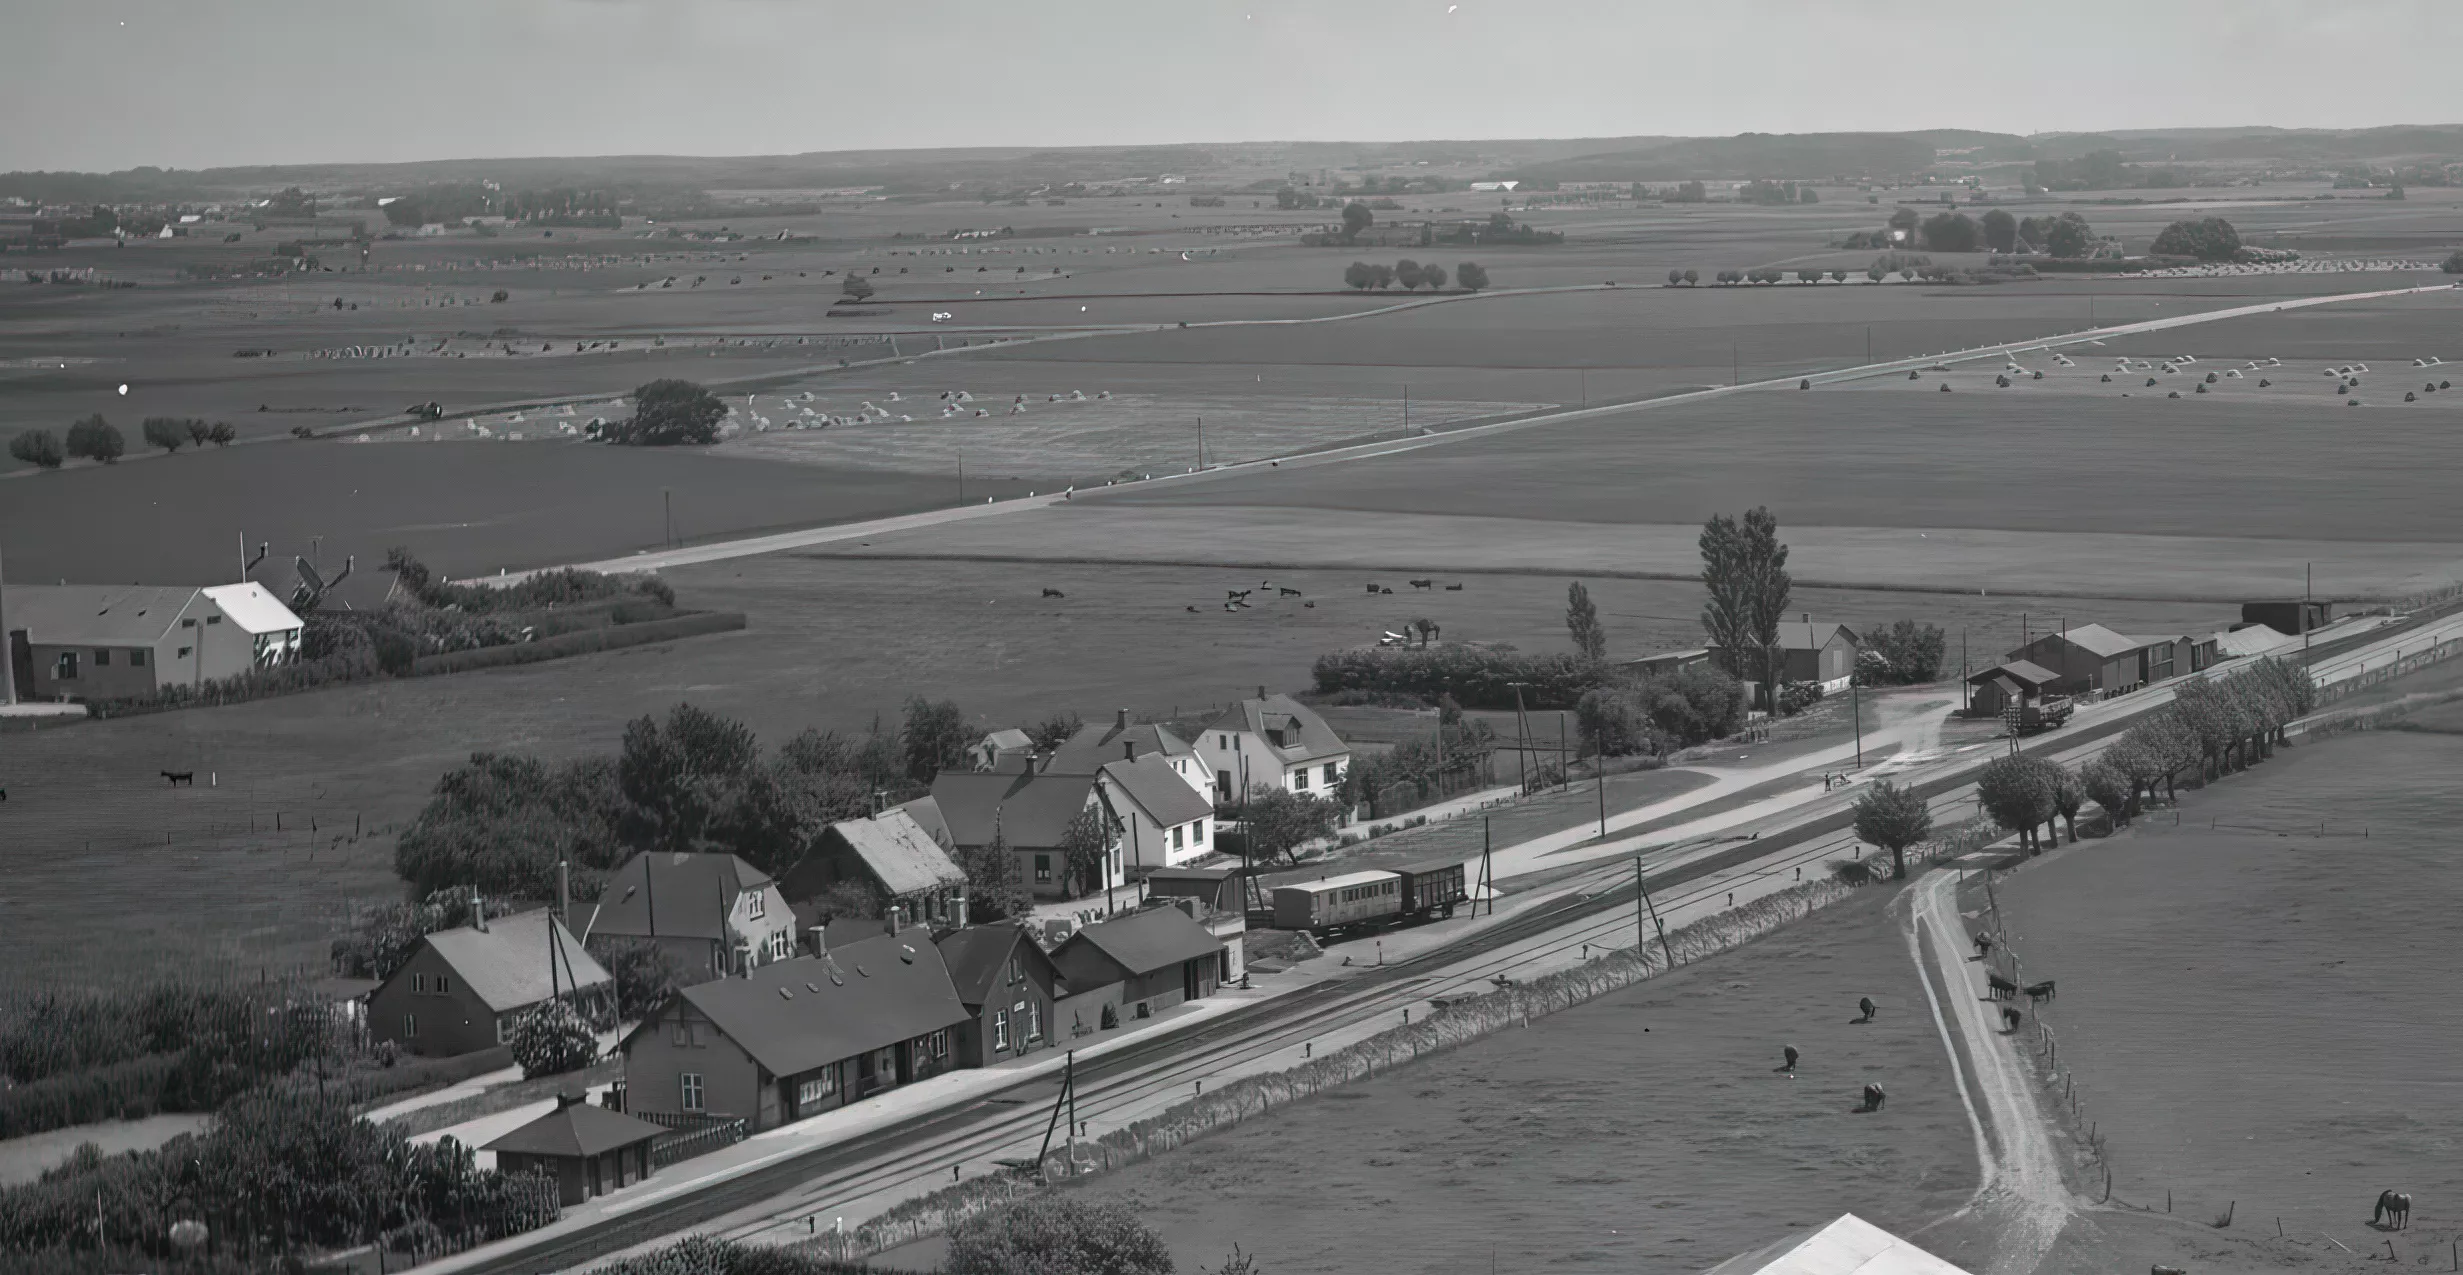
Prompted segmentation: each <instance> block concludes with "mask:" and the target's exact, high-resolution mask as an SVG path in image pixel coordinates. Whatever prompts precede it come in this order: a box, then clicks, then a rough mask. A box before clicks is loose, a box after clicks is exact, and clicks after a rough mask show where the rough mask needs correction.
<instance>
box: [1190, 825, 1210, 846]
mask: <svg viewBox="0 0 2463 1275" xmlns="http://www.w3.org/2000/svg"><path fill="white" fill-rule="evenodd" d="M1189 840H1190V841H1191V842H1192V843H1194V844H1196V845H1201V846H1202V845H1204V844H1206V821H1205V820H1203V819H1200V820H1198V821H1197V822H1196V823H1193V824H1190V825H1189Z"/></svg>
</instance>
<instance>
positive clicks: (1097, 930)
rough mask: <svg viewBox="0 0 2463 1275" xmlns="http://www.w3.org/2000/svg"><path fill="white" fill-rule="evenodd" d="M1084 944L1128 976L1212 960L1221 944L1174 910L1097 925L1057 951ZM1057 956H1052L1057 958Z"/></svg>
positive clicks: (1150, 910)
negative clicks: (1196, 961)
mask: <svg viewBox="0 0 2463 1275" xmlns="http://www.w3.org/2000/svg"><path fill="white" fill-rule="evenodd" d="M1079 943H1084V944H1087V945H1088V946H1091V947H1093V948H1094V949H1095V950H1096V951H1098V952H1101V953H1103V954H1104V955H1105V956H1108V957H1110V958H1111V959H1112V961H1113V963H1114V964H1116V965H1118V966H1120V967H1121V968H1122V969H1124V970H1127V971H1128V972H1129V973H1131V974H1132V975H1136V974H1151V973H1153V972H1155V971H1156V970H1160V969H1169V968H1170V967H1172V966H1174V965H1178V964H1179V963H1181V962H1182V961H1187V960H1194V959H1196V958H1198V957H1201V956H1212V955H1214V954H1215V953H1216V952H1218V951H1221V950H1222V948H1223V944H1222V942H1221V940H1218V939H1217V938H1215V937H1214V936H1213V935H1211V934H1208V933H1207V932H1206V929H1205V927H1204V926H1201V925H1199V924H1198V923H1197V922H1195V921H1192V920H1190V919H1189V914H1188V913H1186V912H1183V911H1181V910H1180V909H1179V908H1176V907H1158V908H1147V909H1146V910H1145V911H1142V912H1134V913H1131V914H1130V915H1128V916H1123V917H1115V918H1113V919H1112V920H1109V921H1098V922H1096V923H1095V924H1093V925H1089V926H1087V927H1085V928H1084V929H1081V930H1079V931H1078V932H1077V933H1075V934H1072V935H1070V936H1069V941H1068V942H1067V943H1063V944H1062V945H1061V948H1062V950H1063V951H1066V950H1067V949H1068V948H1069V947H1070V946H1072V945H1074V944H1079ZM1058 955H1059V953H1054V956H1055V957H1056V958H1057V957H1058Z"/></svg>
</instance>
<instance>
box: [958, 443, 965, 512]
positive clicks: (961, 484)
mask: <svg viewBox="0 0 2463 1275" xmlns="http://www.w3.org/2000/svg"><path fill="white" fill-rule="evenodd" d="M958 503H959V504H961V505H963V504H965V503H966V453H965V452H960V453H958Z"/></svg>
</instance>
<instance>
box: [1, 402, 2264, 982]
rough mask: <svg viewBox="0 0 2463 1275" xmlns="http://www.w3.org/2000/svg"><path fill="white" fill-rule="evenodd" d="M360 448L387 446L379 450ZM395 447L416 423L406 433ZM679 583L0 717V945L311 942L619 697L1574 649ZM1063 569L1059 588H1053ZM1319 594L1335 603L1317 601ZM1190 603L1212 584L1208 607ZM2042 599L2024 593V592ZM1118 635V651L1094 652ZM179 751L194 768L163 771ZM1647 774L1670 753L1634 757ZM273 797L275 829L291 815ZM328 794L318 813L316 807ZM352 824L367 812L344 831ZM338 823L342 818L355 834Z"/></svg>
mask: <svg viewBox="0 0 2463 1275" xmlns="http://www.w3.org/2000/svg"><path fill="white" fill-rule="evenodd" d="M363 450H365V451H368V452H382V451H385V450H388V449H384V448H374V447H371V448H367V449H363ZM397 450H398V449H397ZM670 578H671V579H672V580H673V582H674V583H675V585H676V587H677V590H678V594H679V599H680V600H681V601H682V602H684V603H685V604H686V605H688V606H697V607H707V608H714V609H727V610H743V611H745V612H747V613H748V615H749V617H750V621H751V623H750V627H749V628H748V629H746V630H745V631H743V632H739V633H728V634H720V635H716V636H711V637H704V638H694V639H690V640H687V641H681V642H673V643H664V644H658V645H652V646H644V647H637V648H633V649H630V650H624V651H616V652H609V653H605V654H600V655H592V656H583V657H577V658H573V659H566V660H558V661H551V662H548V663H542V664H534V665H526V666H522V667H517V668H507V669H494V670H488V671H485V672H479V673H468V674H457V675H451V676H443V677H431V678H420V679H413V680H407V681H391V682H381V683H373V684H365V685H358V686H346V687H340V688H336V689H332V690H327V691H320V692H316V693H312V694H307V695H298V696H291V697H287V698H283V699H274V700H264V701H259V702H257V703H252V704H241V705H235V706H232V707H227V708H215V709H202V710H190V711H183V712H175V713H161V714H154V715H151V716H144V717H134V718H123V719H115V720H110V721H98V722H85V723H80V724H77V725H73V726H67V727H59V728H45V729H43V730H40V731H34V732H24V731H12V732H6V733H0V786H5V787H6V788H7V789H8V790H9V801H8V803H7V804H6V805H5V806H0V836H5V838H6V841H7V844H8V846H9V849H10V859H9V865H10V866H9V870H8V873H7V878H6V883H5V885H0V899H5V902H0V970H5V971H7V972H8V973H7V975H6V978H8V979H15V980H21V981H23V982H30V983H39V982H44V981H69V982H74V981H80V980H88V979H106V978H115V977H120V976H122V975H124V974H127V973H129V972H132V971H139V970H154V971H160V970H163V969H169V968H175V967H179V966H183V965H201V966H209V965H210V966H231V965H236V966H242V967H245V966H247V965H252V964H257V963H270V964H275V965H283V964H291V963H300V962H316V961H320V960H321V958H322V954H323V950H324V944H325V941H326V939H327V938H328V937H329V935H330V926H331V925H332V924H333V923H334V921H335V920H337V919H338V918H339V917H340V916H341V915H342V914H343V912H344V911H345V910H346V908H347V907H348V905H349V904H351V903H353V902H357V901H362V900H366V899H371V898H385V897H391V896H392V894H393V892H394V891H395V890H396V889H397V888H398V887H397V886H396V885H395V883H394V881H393V879H392V871H391V865H392V853H393V852H392V834H393V832H394V831H395V830H396V829H397V828H398V827H399V825H401V824H402V823H404V822H406V821H408V820H409V818H410V817H411V816H412V815H413V814H415V813H416V812H417V810H418V808H419V806H420V805H421V803H422V802H423V801H424V800H425V798H426V795H427V793H428V791H429V790H430V789H431V788H432V787H433V786H434V785H435V782H436V779H437V777H438V776H439V775H440V774H442V773H443V771H444V770H445V769H446V768H447V767H450V766H452V765H454V764H456V763H458V762H459V761H461V760H462V759H463V758H465V757H467V756H468V755H469V754H470V753H472V752H474V751H480V750H496V751H521V752H532V753H536V754H539V755H542V756H547V757H551V758H563V757H572V756H578V755H583V754H587V753H593V752H605V751H612V750H613V749H614V748H615V746H616V742H617V740H618V739H619V737H620V736H621V734H622V731H623V726H624V723H625V721H626V720H627V719H629V718H632V717H636V716H640V715H643V714H655V713H663V712H665V711H666V710H667V709H668V708H669V707H670V706H672V705H674V704H676V703H678V702H681V701H690V702H692V703H694V704H698V705H701V706H703V707H705V708H709V709H711V710H713V711H716V712H721V713H725V714H729V715H731V716H735V717H737V718H740V719H741V720H743V721H745V722H746V723H747V724H749V725H750V726H751V727H752V728H753V729H754V730H755V731H756V732H758V733H759V734H760V736H761V737H762V738H763V739H764V740H765V741H767V742H769V743H772V744H775V743H777V742H778V741H780V740H783V739H785V738H786V737H787V736H788V735H791V734H792V733H794V732H795V731H798V730H801V729H803V728H805V727H807V726H816V727H824V728H832V729H837V730H841V731H849V732H860V731H862V730H864V729H865V728H866V727H867V726H868V725H869V724H870V723H871V722H872V720H873V719H874V717H875V716H876V715H878V716H880V717H882V718H883V719H885V720H894V719H895V717H896V715H897V714H898V712H899V709H900V705H901V703H902V702H903V700H904V699H905V697H906V696H907V695H909V694H912V693H917V692H922V693H925V694H929V695H932V696H935V697H948V698H951V699H954V700H956V701H957V702H958V704H959V705H960V707H961V708H962V709H963V710H964V712H965V713H966V715H967V719H968V721H969V722H970V724H972V725H975V726H981V727H983V728H985V729H990V728H992V727H996V726H1002V725H1010V724H1015V723H1017V722H1021V721H1030V720H1035V719H1038V718H1041V717H1043V716H1045V715H1047V714H1049V713H1051V712H1054V711H1057V710H1060V709H1074V710H1076V711H1077V712H1079V713H1081V714H1083V715H1084V716H1086V717H1088V718H1090V719H1092V718H1097V717H1100V716H1103V715H1106V714H1109V713H1110V712H1112V711H1113V710H1115V709H1118V708H1127V709H1129V710H1131V711H1132V712H1133V713H1137V714H1140V715H1151V716H1153V717H1158V718H1170V717H1185V716H1189V715H1193V714H1196V713H1199V712H1201V711H1204V710H1205V709H1206V708H1207V707H1209V706H1212V705H1216V704H1220V703H1222V702H1224V701H1227V700H1230V699H1234V698H1237V697H1239V696H1242V695H1246V694H1250V693H1252V692H1253V690H1254V689H1255V687H1257V686H1258V685H1261V684H1263V685H1268V686H1272V687H1276V688H1285V689H1298V688H1301V687H1304V686H1306V685H1307V684H1308V676H1309V675H1308V670H1309V665H1310V663H1311V662H1312V661H1313V660H1315V659H1316V657H1317V656H1318V655H1319V654H1321V653H1323V652H1325V651H1327V650H1330V649H1334V648H1336V647H1340V646H1347V645H1352V644H1355V643H1359V642H1363V641H1369V640H1373V639H1374V638H1375V636H1376V635H1377V634H1378V633H1379V632H1380V631H1382V630H1384V629H1387V628H1397V627H1400V626H1401V624H1402V623H1403V622H1405V621H1406V620H1408V619H1410V618H1411V617H1413V616H1415V615H1426V616H1428V617H1429V618H1431V619H1433V620H1435V621H1436V622H1437V623H1439V624H1440V625H1442V626H1443V628H1444V632H1445V635H1446V636H1447V637H1448V638H1450V639H1469V640H1483V641H1503V642H1510V643H1513V644H1515V645H1517V646H1519V647H1521V648H1522V649H1525V650H1562V649H1565V645H1566V639H1565V636H1564V603H1565V582H1564V580H1563V579H1561V578H1557V577H1549V576H1539V577H1518V576H1479V577H1473V578H1471V579H1469V580H1467V581H1465V582H1464V583H1465V587H1464V589H1463V590H1462V591H1461V592H1446V591H1444V590H1442V589H1436V590H1431V591H1429V592H1426V593H1414V592H1412V591H1410V590H1409V589H1408V587H1407V586H1406V585H1404V583H1403V582H1402V580H1400V579H1399V578H1397V579H1393V580H1392V581H1391V583H1392V584H1393V585H1394V587H1396V588H1397V589H1398V590H1399V591H1398V592H1397V593H1395V594H1393V595H1391V596H1387V595H1370V594H1368V593H1366V592H1365V590H1364V589H1363V588H1362V584H1361V580H1360V578H1359V577H1358V576H1356V575H1354V574H1352V573H1348V572H1328V571H1293V572H1284V571H1276V572H1274V573H1273V574H1272V576H1271V578H1272V579H1273V580H1274V581H1275V583H1276V584H1277V585H1284V586H1289V587H1293V588H1298V589H1300V590H1301V591H1302V592H1303V593H1304V594H1305V595H1306V597H1304V598H1301V599H1283V598H1279V597H1277V598H1275V599H1273V600H1271V601H1268V602H1266V603H1265V604H1264V605H1261V606H1259V607H1257V608H1255V609H1253V610H1249V611H1243V612H1237V613H1230V612H1225V611H1224V610H1223V609H1222V599H1223V592H1224V590H1226V589H1234V588H1255V587H1257V586H1258V585H1259V583H1260V580H1261V577H1260V576H1259V575H1257V574H1254V573H1250V572H1246V571H1237V570H1233V569H1229V568H1186V567H1154V566H1119V565H1111V564H1066V563H1057V564H1048V565H1020V564H1011V563H998V562H953V563H934V564H928V565H921V566H919V565H918V564H913V563H906V562H895V561H893V562H875V561H849V560H841V559H829V558H816V557H806V556H800V555H785V554H782V555H772V556H769V557H761V558H747V559H742V560H739V561H735V562H726V563H716V564H710V565H707V566H701V567H693V568H688V569H684V570H679V571H676V572H673V573H671V575H670ZM1047 586H1048V587H1053V588H1058V589H1060V590H1061V591H1062V592H1064V593H1065V594H1067V595H1068V596H1067V597H1065V598H1063V599H1057V600H1054V599H1045V598H1043V597H1042V596H1041V591H1042V589H1043V588H1045V587H1047ZM1592 592H1593V597H1594V598H1595V599H1596V600H1597V604H1598V606H1599V608H1600V610H1601V612H1602V613H1603V619H1604V620H1605V621H1606V623H1607V625H1608V628H1609V634H1610V642H1611V651H1612V652H1613V653H1615V654H1618V655H1629V654H1640V653H1642V652H1646V651H1650V650H1658V649H1664V648H1666V647H1670V646H1690V645H1694V644H1696V643H1698V641H1699V640H1700V639H1699V636H1698V634H1699V632H1700V630H1699V622H1698V620H1697V618H1696V613H1697V612H1698V610H1699V605H1700V602H1699V597H1698V589H1697V588H1696V587H1695V586H1692V585H1689V584H1679V583H1667V582H1658V581H1625V580H1594V581H1593V582H1592ZM1312 600H1313V601H1315V602H1317V605H1316V606H1315V607H1305V606H1302V605H1301V603H1302V602H1305V601H1312ZM1797 605H1799V606H1800V607H1802V608H1805V609H1807V610H1810V611H1812V612H1813V613H1815V614H1817V615H1819V616H1821V617H1823V618H1825V619H1837V620H1842V621H1846V622H1849V623H1856V624H1863V623H1875V622H1887V621H1889V620H1892V619H1897V618H1900V617H1902V616H1909V617H1915V618H1922V619H1927V620H1931V621H1933V622H1936V623H1941V624H1944V625H1947V626H1949V627H1950V628H1951V629H1952V630H1953V633H1954V637H1953V643H1954V645H1953V656H1952V658H1953V659H1955V658H1956V649H1957V648H1956V646H1955V642H1956V641H1957V638H1956V636H1955V634H1956V633H1957V632H1958V631H1959V630H1961V629H1964V630H1966V631H1967V635H1968V639H1969V642H1970V644H1971V647H1972V650H1973V651H1974V653H1975V655H1976V658H1978V659H1989V658H1995V657H1996V654H1997V652H1998V651H2000V650H2001V649H2002V648H2003V647H2005V646H2011V645H2015V644H2016V642H2017V639H2018V636H2019V632H2020V628H2021V625H2022V623H2031V624H2033V625H2034V626H2036V627H2035V631H2038V632H2040V631H2041V630H2042V627H2043V626H2044V625H2045V624H2046V623H2047V622H2048V620H2047V618H2046V617H2048V616H2051V615H2055V614H2058V613H2061V612H2062V611H2064V610H2066V612H2067V613H2068V614H2071V615H2083V614H2084V613H2085V607H2084V604H2081V603H2079V602H2077V601H2075V600H2071V601H2065V602H2054V601H2049V600H2043V599H2027V598H2004V597H1999V596H1995V597H1992V598H1949V597H1939V596H1935V597H1915V596H1908V595H1892V594H1880V593H1860V592H1839V593H1828V592H1823V591H1817V590H1799V591H1798V597H1797ZM1192 607H1194V608H1196V610H1195V611H1194V612H1192V611H1191V610H1190V608H1192ZM2022 613H2031V614H2032V615H2033V616H2034V618H2033V619H2032V620H2023V619H2022ZM2092 614H2093V616H2094V618H2097V619H2101V620H2103V621H2105V622H2107V623H2110V624H2113V625H2114V626H2115V627H2118V628H2121V629H2123V630H2124V631H2140V630H2145V631H2153V630H2157V629H2161V628H2166V627H2174V626H2179V627H2182V628H2184V629H2187V628H2190V627H2196V626H2200V625H2203V626H2205V627H2214V626H2216V625H2218V624H2220V623H2221V622H2223V621H2224V620H2227V619H2229V618H2230V613H2229V612H2228V611H2225V610H2222V609H2219V608H2216V607H2212V606H2182V605H2177V604H2137V603H2117V602H2116V603H2104V604H2094V605H2093V609H2092ZM1098 651H1099V652H1100V655H1099V656H1097V655H1093V654H1090V653H1092V652H1098ZM159 770H195V771H196V772H197V773H198V779H199V786H198V787H197V788H195V789H189V788H179V789H172V788H170V787H168V786H167V785H166V784H164V783H163V781H162V780H161V778H160V777H159V776H158V775H157V774H156V772H157V771H159ZM1638 782H1644V783H1645V785H1646V786H1647V784H1648V783H1649V782H1656V781H1638ZM277 814H279V815H280V816H281V819H282V823H281V828H280V831H279V832H277V831H276V830H275V819H276V816H277ZM310 821H313V825H311V822H310ZM354 830H356V831H357V832H358V833H359V835H357V836H356V837H354V836H353V832H354ZM337 837H339V838H340V840H339V842H337V840H336V838H337ZM98 906H107V907H110V908H113V909H115V913H117V914H124V915H127V916H131V917H134V918H137V920H136V922H135V923H134V924H135V927H136V929H138V930H140V931H142V932H143V935H144V941H142V942H121V941H117V940H116V939H115V941H114V942H112V943H111V944H110V945H109V946H108V948H107V950H105V949H98V948H97V946H96V945H95V944H94V943H93V942H92V932H91V929H90V926H88V925H87V924H86V922H85V921H84V919H83V918H84V917H85V916H86V915H88V910H89V909H91V908H93V907H98Z"/></svg>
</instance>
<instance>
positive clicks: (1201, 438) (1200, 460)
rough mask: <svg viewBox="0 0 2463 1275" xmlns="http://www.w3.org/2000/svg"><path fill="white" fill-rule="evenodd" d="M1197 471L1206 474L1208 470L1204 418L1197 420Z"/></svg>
mask: <svg viewBox="0 0 2463 1275" xmlns="http://www.w3.org/2000/svg"><path fill="white" fill-rule="evenodd" d="M1197 469H1198V472H1199V473H1204V472H1205V469H1206V418H1205V417H1203V416H1200V417H1198V418H1197Z"/></svg>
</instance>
